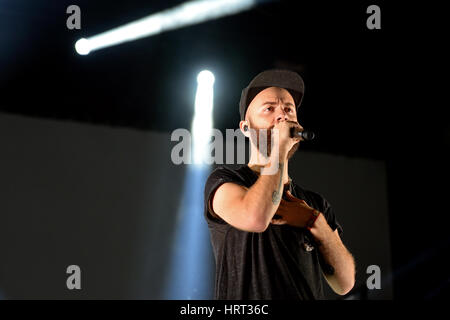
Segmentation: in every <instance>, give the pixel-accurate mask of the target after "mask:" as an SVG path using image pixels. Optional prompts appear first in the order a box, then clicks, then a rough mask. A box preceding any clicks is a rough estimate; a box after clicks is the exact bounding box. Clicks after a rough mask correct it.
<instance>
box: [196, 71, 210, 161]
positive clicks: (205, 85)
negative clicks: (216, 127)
mask: <svg viewBox="0 0 450 320" xmlns="http://www.w3.org/2000/svg"><path fill="white" fill-rule="evenodd" d="M213 85H214V75H213V73H212V72H211V71H208V70H203V71H201V72H200V73H199V74H198V76H197V93H196V95H195V114H194V119H193V121H192V139H193V142H194V143H193V147H194V152H193V155H194V159H193V160H194V161H193V162H194V164H204V163H205V162H206V161H205V160H206V157H207V156H208V150H209V148H208V144H209V140H210V138H211V132H212V110H213V98H214V90H213Z"/></svg>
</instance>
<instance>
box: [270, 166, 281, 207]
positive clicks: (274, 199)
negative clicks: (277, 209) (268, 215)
mask: <svg viewBox="0 0 450 320" xmlns="http://www.w3.org/2000/svg"><path fill="white" fill-rule="evenodd" d="M279 168H280V181H279V182H278V187H277V190H275V191H274V192H273V193H272V203H273V204H278V203H280V201H281V191H280V188H281V184H282V183H283V163H280V164H279Z"/></svg>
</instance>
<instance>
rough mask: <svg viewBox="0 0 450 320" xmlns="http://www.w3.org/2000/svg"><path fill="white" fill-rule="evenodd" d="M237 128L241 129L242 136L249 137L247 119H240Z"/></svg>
mask: <svg viewBox="0 0 450 320" xmlns="http://www.w3.org/2000/svg"><path fill="white" fill-rule="evenodd" d="M239 128H240V129H241V132H242V134H243V135H244V136H246V137H249V133H250V130H249V127H248V121H244V120H242V121H241V122H239Z"/></svg>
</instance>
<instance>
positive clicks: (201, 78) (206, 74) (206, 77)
mask: <svg viewBox="0 0 450 320" xmlns="http://www.w3.org/2000/svg"><path fill="white" fill-rule="evenodd" d="M214 80H215V79H214V74H213V73H212V72H211V71H208V70H203V71H201V72H200V73H199V74H198V76H197V83H198V84H204V85H213V84H214Z"/></svg>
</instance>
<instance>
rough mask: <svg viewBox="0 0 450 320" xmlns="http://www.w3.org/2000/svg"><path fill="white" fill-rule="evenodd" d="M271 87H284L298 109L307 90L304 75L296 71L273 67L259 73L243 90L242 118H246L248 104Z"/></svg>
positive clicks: (240, 108)
mask: <svg viewBox="0 0 450 320" xmlns="http://www.w3.org/2000/svg"><path fill="white" fill-rule="evenodd" d="M270 87H279V88H284V89H286V90H287V91H289V93H290V94H291V96H292V98H293V99H294V102H295V106H296V108H297V109H298V107H299V106H300V104H301V103H302V99H303V95H304V92H305V84H304V82H303V79H302V77H300V75H299V74H298V73H296V72H294V71H290V70H281V69H272V70H266V71H263V72H261V73H259V74H258V75H257V76H256V77H254V78H253V80H252V81H250V83H249V85H248V86H247V87H245V88H244V89H243V90H242V93H241V100H240V102H239V112H240V114H241V120H244V119H245V113H246V112H247V108H248V105H249V104H250V103H251V102H252V100H253V99H254V98H255V97H256V95H257V94H258V93H260V92H261V91H262V90H264V89H266V88H270Z"/></svg>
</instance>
